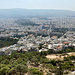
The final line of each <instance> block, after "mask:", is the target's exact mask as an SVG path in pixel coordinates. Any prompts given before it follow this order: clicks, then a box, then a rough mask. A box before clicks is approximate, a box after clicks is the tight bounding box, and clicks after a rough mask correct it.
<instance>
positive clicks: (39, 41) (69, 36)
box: [0, 31, 75, 55]
mask: <svg viewBox="0 0 75 75" xmlns="http://www.w3.org/2000/svg"><path fill="white" fill-rule="evenodd" d="M69 46H73V47H75V32H70V31H68V32H66V33H65V34H64V35H63V36H61V37H60V38H58V37H57V36H52V37H50V36H47V37H42V36H35V35H33V34H30V35H27V36H24V37H21V38H20V39H19V41H18V42H17V44H14V45H11V46H9V47H3V48H1V49H0V52H1V53H2V54H3V53H4V54H6V55H9V54H11V52H13V51H17V52H30V51H39V52H41V51H48V50H54V51H60V50H63V48H68V47H69Z"/></svg>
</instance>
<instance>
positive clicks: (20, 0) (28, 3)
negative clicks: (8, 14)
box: [0, 0, 75, 11]
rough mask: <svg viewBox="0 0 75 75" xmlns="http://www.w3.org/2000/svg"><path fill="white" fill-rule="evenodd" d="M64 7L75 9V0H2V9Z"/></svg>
mask: <svg viewBox="0 0 75 75" xmlns="http://www.w3.org/2000/svg"><path fill="white" fill-rule="evenodd" d="M9 8H26V9H64V10H74V11H75V0H0V9H9Z"/></svg>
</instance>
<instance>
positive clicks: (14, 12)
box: [0, 9, 75, 18]
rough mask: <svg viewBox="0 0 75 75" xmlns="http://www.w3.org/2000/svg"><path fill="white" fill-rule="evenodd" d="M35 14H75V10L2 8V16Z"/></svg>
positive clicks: (0, 15)
mask: <svg viewBox="0 0 75 75" xmlns="http://www.w3.org/2000/svg"><path fill="white" fill-rule="evenodd" d="M34 16H50V17H59V16H74V17H75V11H70V10H49V9H0V18H24V17H34Z"/></svg>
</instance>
